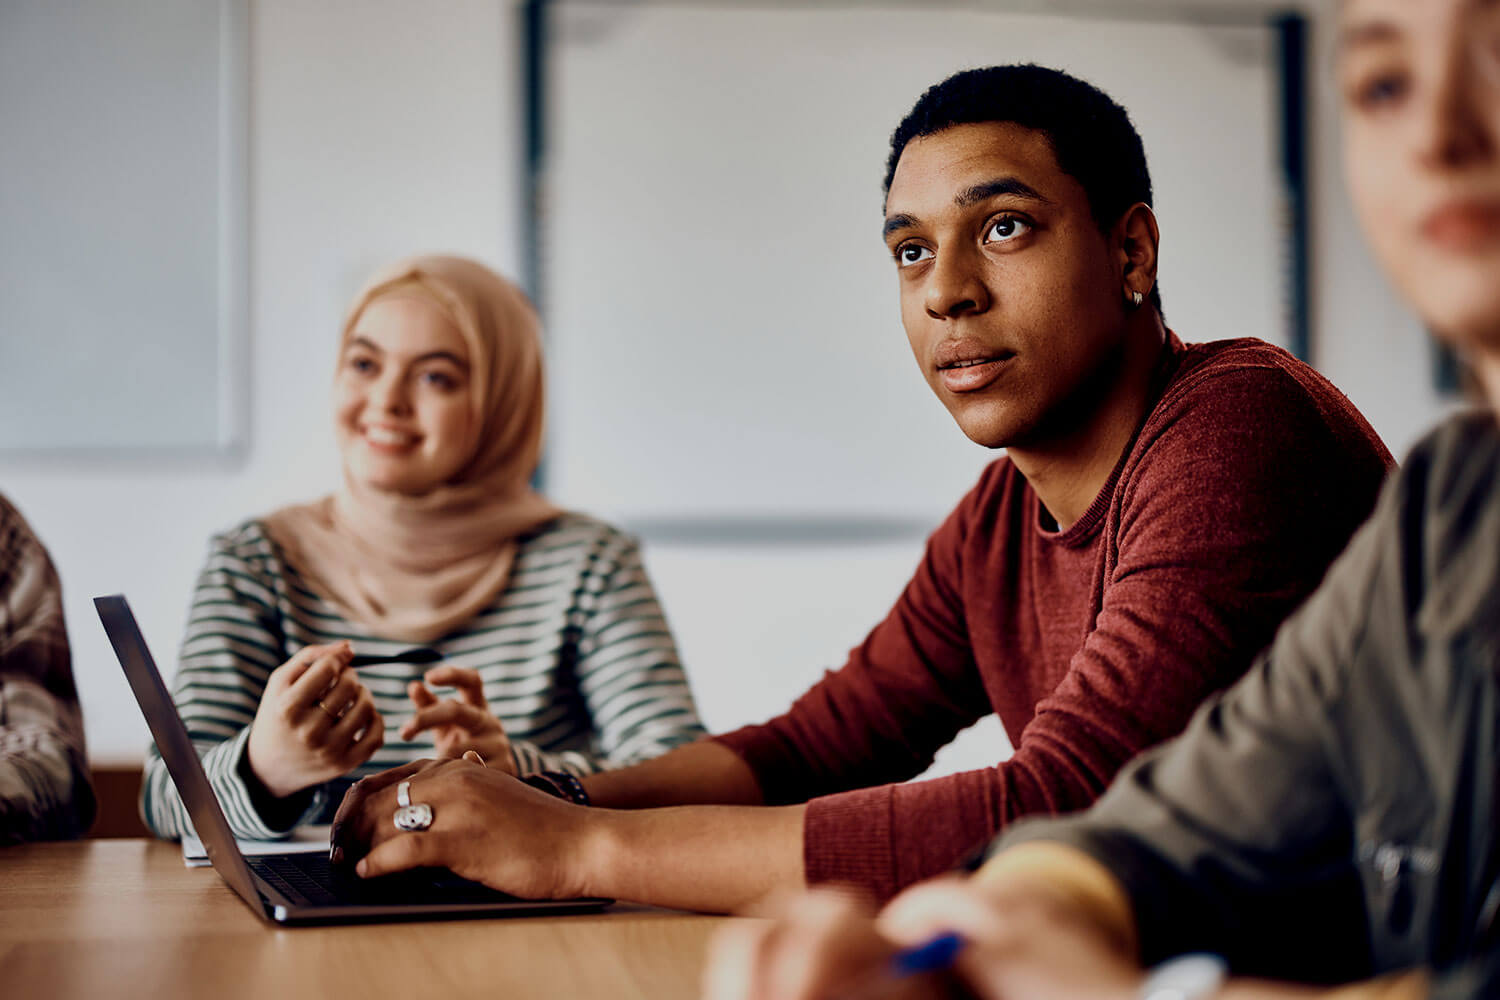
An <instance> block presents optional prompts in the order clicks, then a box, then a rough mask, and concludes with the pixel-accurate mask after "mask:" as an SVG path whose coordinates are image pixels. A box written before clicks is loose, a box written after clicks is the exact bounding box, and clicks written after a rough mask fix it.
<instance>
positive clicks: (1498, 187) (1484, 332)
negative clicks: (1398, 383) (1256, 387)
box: [1338, 0, 1500, 366]
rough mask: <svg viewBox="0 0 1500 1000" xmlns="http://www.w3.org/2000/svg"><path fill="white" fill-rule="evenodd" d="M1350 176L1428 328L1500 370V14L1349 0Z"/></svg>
mask: <svg viewBox="0 0 1500 1000" xmlns="http://www.w3.org/2000/svg"><path fill="white" fill-rule="evenodd" d="M1338 66H1339V86H1340V90H1341V94H1342V102H1343V106H1344V130H1345V136H1344V138H1345V150H1344V153H1345V164H1346V169H1347V172H1348V178H1349V184H1350V189H1351V191H1352V192H1353V196H1354V202H1355V208H1356V210H1357V211H1358V213H1359V217H1360V222H1361V224H1362V225H1363V227H1364V230H1365V234H1366V236H1367V237H1368V238H1369V241H1370V244H1371V245H1372V246H1373V247H1374V248H1375V252H1376V255H1377V256H1378V257H1379V258H1380V261H1381V263H1382V264H1383V265H1384V267H1385V269H1386V271H1387V272H1388V273H1389V274H1390V275H1391V277H1392V278H1393V279H1394V280H1395V282H1396V284H1397V285H1398V286H1399V287H1400V289H1401V291H1402V293H1403V294H1404V295H1405V296H1406V298H1407V300H1408V301H1410V302H1411V303H1412V304H1413V305H1414V306H1415V307H1416V309H1417V311H1418V313H1420V314H1421V317H1422V319H1423V320H1424V321H1425V322H1426V323H1427V325H1428V326H1429V327H1431V328H1432V330H1433V331H1434V332H1436V333H1437V334H1438V335H1439V336H1441V337H1442V338H1443V339H1444V340H1447V341H1449V342H1450V343H1453V344H1455V345H1457V346H1460V347H1463V348H1465V349H1467V350H1469V351H1471V352H1473V354H1474V356H1475V360H1476V361H1479V362H1480V363H1481V364H1488V365H1490V366H1493V365H1494V363H1495V359H1497V358H1500V2H1497V0H1424V2H1420V3H1419V2H1416V0H1344V3H1343V5H1342V9H1341V25H1340V38H1339V54H1338Z"/></svg>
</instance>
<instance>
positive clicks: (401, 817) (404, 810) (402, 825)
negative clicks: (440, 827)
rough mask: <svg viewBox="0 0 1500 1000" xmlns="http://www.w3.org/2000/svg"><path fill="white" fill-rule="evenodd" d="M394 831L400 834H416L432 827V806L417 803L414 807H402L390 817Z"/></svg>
mask: <svg viewBox="0 0 1500 1000" xmlns="http://www.w3.org/2000/svg"><path fill="white" fill-rule="evenodd" d="M392 822H394V823H395V824H396V829H398V830H400V831H401V832H402V833H416V832H417V831H418V830H425V829H427V828H428V827H429V826H431V825H432V806H430V805H428V804H427V803H425V802H419V803H417V804H416V805H414V806H402V807H401V808H400V809H397V810H396V815H395V816H394V817H392Z"/></svg>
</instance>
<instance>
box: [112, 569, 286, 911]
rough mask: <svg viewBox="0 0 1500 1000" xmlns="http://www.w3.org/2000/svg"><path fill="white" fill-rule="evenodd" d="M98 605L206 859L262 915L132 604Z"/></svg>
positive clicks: (258, 899)
mask: <svg viewBox="0 0 1500 1000" xmlns="http://www.w3.org/2000/svg"><path fill="white" fill-rule="evenodd" d="M94 607H95V608H96V609H97V610H98V612H99V620H100V621H101V622H103V623H104V631H105V632H106V633H108V634H109V642H110V645H112V646H114V647H115V655H116V656H117V657H119V659H120V666H121V667H122V668H123V669H124V670H125V679H126V680H128V681H129V682H130V689H131V690H132V691H134V692H135V700H136V701H137V702H138V703H139V704H140V706H141V714H142V715H144V716H145V717H146V725H148V726H150V727H151V737H152V739H154V740H156V749H157V751H158V752H159V753H160V754H161V759H162V760H163V761H164V762H166V765H167V771H168V772H169V773H171V775H172V781H173V782H174V783H175V784H176V785H177V792H178V794H179V795H181V796H182V802H183V804H184V805H185V806H187V810H188V815H189V816H191V817H192V819H193V829H194V830H195V831H197V834H198V836H199V838H200V839H202V841H203V846H204V847H205V848H207V850H208V859H209V860H210V861H211V862H213V866H214V868H216V869H217V870H218V872H219V874H220V875H221V876H223V878H224V881H226V882H228V883H229V884H230V886H232V887H233V888H234V891H235V892H237V893H239V894H240V896H242V897H243V898H244V900H245V902H247V903H249V904H250V905H251V906H252V907H254V909H255V911H256V912H257V913H264V912H265V903H264V901H263V900H262V899H261V896H260V893H259V892H258V891H256V888H255V882H254V880H253V879H252V878H251V875H250V867H249V866H248V865H247V864H245V859H244V856H243V855H241V854H240V850H239V847H238V846H237V845H236V844H235V842H234V834H233V832H231V831H230V829H229V820H228V819H226V818H225V816H224V810H223V808H222V807H220V805H219V800H218V798H217V797H216V796H215V795H214V790H213V786H212V785H211V784H209V780H208V774H207V773H206V772H205V771H204V770H203V763H202V762H201V761H200V760H199V759H198V751H197V750H195V749H194V748H193V741H192V739H191V738H190V737H189V736H188V731H187V727H186V726H184V725H183V724H182V716H180V715H178V714H177V706H176V704H174V703H173V701H172V696H171V694H170V693H168V691H167V686H166V684H164V683H163V682H162V679H161V673H160V672H159V671H158V670H157V669H156V661H155V660H153V659H152V658H151V651H150V650H149V649H147V648H146V638H145V636H143V635H141V629H140V626H139V625H137V624H136V620H135V615H134V614H133V613H132V612H131V610H130V604H129V603H128V602H127V601H126V600H125V598H124V597H123V596H122V595H120V594H114V595H111V596H109V597H96V598H94Z"/></svg>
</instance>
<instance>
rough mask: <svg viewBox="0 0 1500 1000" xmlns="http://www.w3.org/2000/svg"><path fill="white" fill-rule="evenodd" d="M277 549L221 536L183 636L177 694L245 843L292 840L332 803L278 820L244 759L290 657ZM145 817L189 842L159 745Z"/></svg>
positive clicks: (310, 797)
mask: <svg viewBox="0 0 1500 1000" xmlns="http://www.w3.org/2000/svg"><path fill="white" fill-rule="evenodd" d="M270 559H271V552H270V549H269V548H268V547H265V546H252V545H248V544H244V545H242V544H237V541H236V536H235V534H234V533H230V534H227V535H220V536H218V537H216V538H215V539H214V541H213V544H212V546H211V548H210V551H209V557H208V562H207V564H206V565H205V566H204V568H203V571H202V572H201V573H200V574H199V576H198V583H197V586H196V587H195V588H194V591H193V604H192V609H191V611H190V612H189V615H188V626H187V634H186V636H185V637H184V638H183V642H182V653H181V657H180V660H179V665H178V670H177V678H176V680H175V681H174V683H173V697H174V699H175V701H176V702H177V710H178V712H180V713H181V715H182V720H183V722H184V723H185V724H186V726H187V730H188V735H189V736H191V737H192V740H193V745H194V746H195V747H196V748H197V750H198V755H199V756H200V757H201V758H202V759H203V767H204V770H206V771H207V772H208V777H209V781H210V782H211V783H212V785H213V788H214V791H215V792H216V793H217V794H218V798H219V802H220V804H221V805H223V807H224V812H225V814H226V815H227V816H228V818H229V825H230V828H231V829H232V830H233V831H234V834H235V836H237V837H247V838H255V839H271V838H275V837H281V836H285V835H286V834H287V833H289V832H290V831H291V829H293V828H294V827H295V826H296V825H297V824H298V823H300V822H305V821H306V820H307V818H308V817H310V816H312V815H314V814H316V812H317V811H318V810H319V809H321V807H322V805H323V799H324V798H325V797H326V796H325V793H324V792H323V791H322V790H318V791H317V792H314V793H310V794H307V807H306V808H305V809H303V810H301V811H300V815H299V816H298V818H297V819H296V820H295V821H294V822H292V823H291V824H290V825H285V826H284V825H283V824H280V823H274V822H272V821H271V820H268V819H267V818H266V817H265V816H263V815H262V814H261V813H260V812H259V811H258V810H257V808H256V806H255V804H254V803H255V799H256V798H257V796H254V795H253V793H252V789H251V788H250V786H249V784H248V783H247V782H246V780H245V776H244V773H243V769H242V762H243V760H244V756H245V743H246V741H247V740H248V739H249V736H250V723H251V722H252V721H254V719H255V711H256V709H257V707H259V705H260V699H261V695H262V694H263V692H264V691H265V687H266V679H267V678H268V677H269V676H270V675H271V672H272V671H273V670H275V669H276V668H277V667H278V666H280V665H281V664H282V663H284V662H285V661H286V659H287V657H288V655H289V653H288V651H287V649H286V640H285V637H284V636H283V635H282V630H281V627H280V616H279V614H278V613H277V611H276V607H275V596H274V588H273V586H272V583H271V580H272V579H273V573H272V571H271V568H270V563H269V560H270ZM141 818H142V819H143V820H144V821H145V823H146V826H147V827H149V828H150V829H151V831H152V832H153V833H155V834H156V835H157V836H159V837H164V838H167V839H177V838H180V837H181V836H182V834H183V832H184V831H185V830H187V829H189V828H190V827H189V820H188V816H187V811H186V810H185V809H184V807H183V805H182V799H181V798H180V797H179V796H178V794H177V788H176V786H174V785H173V784H172V779H171V776H170V775H169V774H168V773H167V768H166V765H165V764H164V763H163V762H162V759H161V756H160V755H159V754H158V753H157V750H156V747H155V746H152V747H151V748H150V750H149V751H148V753H147V757H146V769H145V775H144V780H143V781H142V784H141Z"/></svg>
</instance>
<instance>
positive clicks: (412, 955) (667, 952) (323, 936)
mask: <svg viewBox="0 0 1500 1000" xmlns="http://www.w3.org/2000/svg"><path fill="white" fill-rule="evenodd" d="M725 919H726V918H723V917H706V916H700V915H696V914H686V913H677V912H673V911H667V910H655V909H649V908H642V907H629V906H624V905H616V906H615V907H613V908H611V909H610V910H606V911H605V912H603V913H597V914H580V915H577V916H559V917H510V918H499V919H485V920H453V921H426V922H418V923H399V924H365V925H360V926H345V927H299V928H291V929H287V928H280V927H275V926H273V925H270V924H267V923H265V922H264V921H262V920H260V919H259V918H257V917H256V915H255V914H254V913H252V912H251V911H250V909H249V907H247V906H246V905H245V904H244V903H243V902H242V901H241V900H240V898H239V897H238V896H236V895H235V894H234V892H233V891H232V890H231V889H230V888H229V886H228V885H226V884H225V883H224V881H223V880H222V879H220V878H219V876H218V874H217V873H215V872H214V871H213V869H211V868H193V869H189V868H185V867H184V866H183V863H182V855H181V852H180V851H179V849H178V847H177V845H175V844H168V843H162V842H159V841H152V840H85V841H77V842H74V843H65V844H34V845H26V846H21V847H7V848H3V849H0V993H3V994H4V995H5V996H6V997H15V998H18V1000H19V998H23V997H24V998H31V997H47V998H53V997H56V998H71V997H80V998H88V1000H97V998H99V997H137V996H139V997H151V998H153V1000H156V998H176V997H196V996H212V997H215V998H218V997H224V998H232V997H255V998H258V1000H281V998H285V997H304V996H305V997H315V996H316V997H342V996H357V997H360V998H361V1000H364V998H368V1000H377V998H381V997H399V998H401V1000H413V998H417V997H440V998H442V1000H459V998H462V997H484V998H486V1000H531V998H538V1000H541V998H546V1000H568V998H572V997H580V998H592V997H608V998H621V1000H630V998H636V997H639V998H642V1000H645V998H650V1000H674V998H679V997H681V998H688V997H697V996H698V984H699V977H700V975H701V972H702V964H703V956H704V950H705V946H706V944H707V941H708V938H709V936H710V935H711V934H712V933H713V931H714V929H715V928H716V927H717V926H718V925H719V924H720V923H721V922H722V921H723V920H725Z"/></svg>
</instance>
